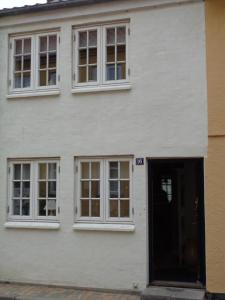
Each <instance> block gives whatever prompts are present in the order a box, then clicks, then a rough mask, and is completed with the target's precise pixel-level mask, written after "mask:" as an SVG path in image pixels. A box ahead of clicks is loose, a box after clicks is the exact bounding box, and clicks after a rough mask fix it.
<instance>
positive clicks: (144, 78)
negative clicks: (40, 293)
mask: <svg viewBox="0 0 225 300" xmlns="http://www.w3.org/2000/svg"><path fill="white" fill-rule="evenodd" d="M123 19H129V20H130V30H131V34H130V37H129V64H130V69H131V75H130V82H131V85H132V87H131V89H130V90H126V91H105V92H98V93H87V94H72V93H71V89H72V85H71V73H72V55H71V49H72V27H73V26H74V25H77V24H87V23H95V22H98V23H101V22H104V21H113V20H123ZM52 28H60V36H61V43H60V60H59V64H60V66H59V67H60V77H61V80H60V95H58V96H41V97H30V98H29V97H28V98H27V97H26V98H23V97H21V98H15V99H7V97H6V95H7V94H8V86H7V83H8V75H7V70H8V40H9V35H10V34H15V33H20V32H32V31H39V30H47V29H52ZM0 70H1V71H0V72H1V74H0V77H1V80H0V140H1V144H0V165H1V168H0V178H1V180H0V240H1V247H0V257H1V259H0V270H1V271H0V280H4V281H5V280H6V281H17V282H35V283H45V284H46V283H47V284H60V285H71V286H79V287H93V288H96V287H98V288H107V289H133V287H134V286H136V287H137V288H138V289H140V290H141V289H143V288H145V287H146V285H147V284H148V232H147V223H148V220H147V218H148V214H147V209H148V200H147V199H148V198H147V192H148V179H147V164H146V163H145V164H144V166H136V165H134V170H133V208H134V224H135V232H129V233H128V232H127V233H126V232H119V231H118V232H103V231H86V232H84V231H82V232H78V231H73V229H72V227H73V224H74V200H75V201H77V199H76V196H75V192H74V182H75V180H76V178H75V175H74V157H75V156H96V155H97V156H102V157H104V156H107V155H108V156H111V155H133V156H134V158H136V157H144V158H147V157H165V158H168V157H204V156H206V154H207V100H206V69H205V14H204V3H203V1H182V0H180V1H178V0H177V1H173V0H162V1H158V0H157V1H154V0H152V1H149V0H141V1H133V0H132V1H124V0H122V1H120V2H118V1H117V3H116V4H115V3H110V2H109V3H107V4H96V5H90V6H82V7H77V8H76V9H60V10H56V11H50V12H42V13H38V12H37V13H33V14H26V16H24V15H18V16H11V17H2V18H0ZM30 157H34V158H36V157H60V167H61V172H60V229H59V230H57V231H50V230H40V229H39V230H38V229H36V230H31V229H23V230H22V229H6V228H5V227H4V223H5V222H6V220H7V177H8V175H7V159H8V158H30ZM74 198H75V199H74Z"/></svg>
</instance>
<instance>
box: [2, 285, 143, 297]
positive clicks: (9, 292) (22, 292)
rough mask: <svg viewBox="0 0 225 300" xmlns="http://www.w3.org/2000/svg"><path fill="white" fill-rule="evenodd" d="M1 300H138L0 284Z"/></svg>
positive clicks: (66, 290)
mask: <svg viewBox="0 0 225 300" xmlns="http://www.w3.org/2000/svg"><path fill="white" fill-rule="evenodd" d="M0 299H1V300H3V299H4V300H54V299H56V300H140V297H139V296H137V295H128V294H117V293H115V294H114V293H105V292H95V291H85V290H78V289H72V288H59V287H45V286H35V285H20V284H7V283H0Z"/></svg>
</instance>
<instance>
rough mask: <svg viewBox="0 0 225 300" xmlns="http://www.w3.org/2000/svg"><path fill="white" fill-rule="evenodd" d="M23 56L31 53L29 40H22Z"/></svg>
mask: <svg viewBox="0 0 225 300" xmlns="http://www.w3.org/2000/svg"><path fill="white" fill-rule="evenodd" d="M23 52H24V54H29V53H31V39H25V40H24V51H23Z"/></svg>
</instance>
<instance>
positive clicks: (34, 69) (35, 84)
mask: <svg viewBox="0 0 225 300" xmlns="http://www.w3.org/2000/svg"><path fill="white" fill-rule="evenodd" d="M49 35H56V36H57V49H56V51H57V55H56V85H48V86H39V37H40V36H49ZM26 38H31V84H30V87H27V88H14V53H15V41H16V40H20V39H26ZM8 52H9V74H8V79H9V84H8V90H9V93H10V94H23V93H31V92H33V93H38V92H40V91H47V90H49V91H51V90H57V89H59V82H60V80H59V75H60V70H59V68H60V62H59V59H60V55H59V53H60V31H59V30H50V31H48V30H47V31H43V32H41V33H40V32H39V33H37V32H35V33H30V34H12V35H10V36H9V48H8Z"/></svg>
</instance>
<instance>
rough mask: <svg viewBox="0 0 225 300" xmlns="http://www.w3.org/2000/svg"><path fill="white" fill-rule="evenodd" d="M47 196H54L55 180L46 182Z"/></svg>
mask: <svg viewBox="0 0 225 300" xmlns="http://www.w3.org/2000/svg"><path fill="white" fill-rule="evenodd" d="M48 197H50V198H55V197H56V181H49V182H48Z"/></svg>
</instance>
